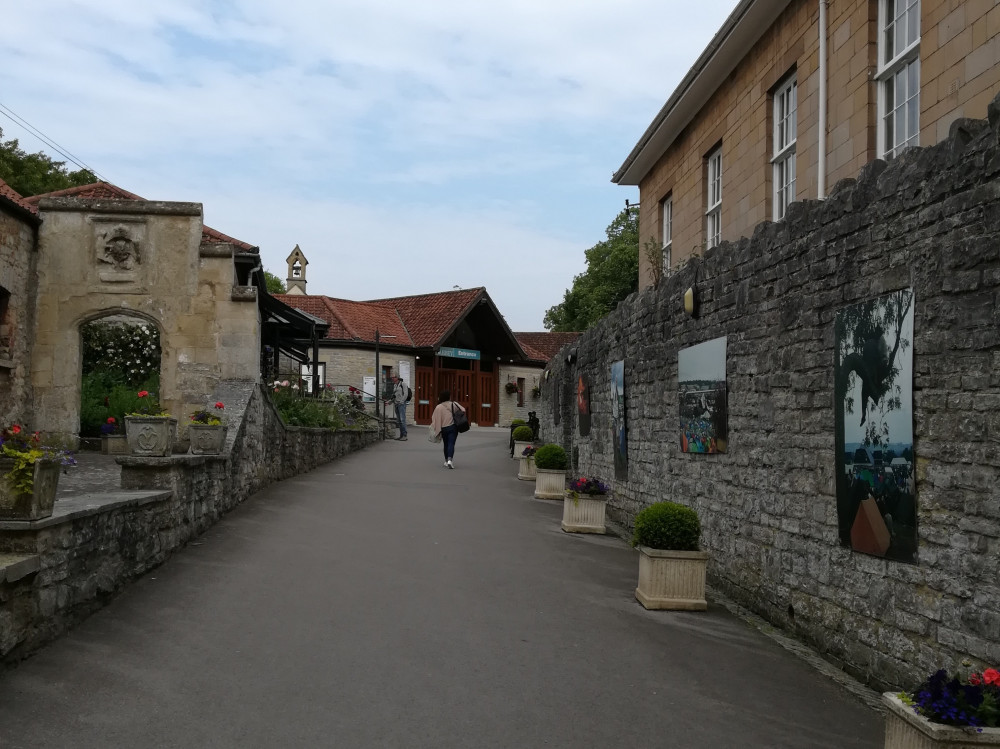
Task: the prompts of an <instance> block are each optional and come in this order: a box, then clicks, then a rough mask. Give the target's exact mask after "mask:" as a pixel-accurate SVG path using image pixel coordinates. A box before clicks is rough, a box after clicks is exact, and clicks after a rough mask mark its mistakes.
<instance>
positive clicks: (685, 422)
mask: <svg viewBox="0 0 1000 749" xmlns="http://www.w3.org/2000/svg"><path fill="white" fill-rule="evenodd" d="M677 389H678V393H677V402H678V406H679V410H680V432H681V433H680V438H681V451H682V452H686V453H724V452H726V449H727V447H728V444H729V405H728V393H727V390H726V337H725V336H722V337H721V338H714V339H712V340H711V341H705V342H704V343H699V344H697V345H695V346H689V347H688V348H684V349H681V350H680V351H678V352H677Z"/></svg>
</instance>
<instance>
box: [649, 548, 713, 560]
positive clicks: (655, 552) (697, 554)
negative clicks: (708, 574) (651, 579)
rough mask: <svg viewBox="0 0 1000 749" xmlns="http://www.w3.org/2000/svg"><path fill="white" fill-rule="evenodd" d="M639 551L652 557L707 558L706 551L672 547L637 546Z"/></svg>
mask: <svg viewBox="0 0 1000 749" xmlns="http://www.w3.org/2000/svg"><path fill="white" fill-rule="evenodd" d="M637 548H638V549H639V551H641V552H642V553H643V554H645V555H646V556H647V557H652V558H654V559H691V560H693V561H699V562H700V561H702V560H704V559H708V552H707V551H675V550H673V549H654V548H652V547H649V546H638V547H637Z"/></svg>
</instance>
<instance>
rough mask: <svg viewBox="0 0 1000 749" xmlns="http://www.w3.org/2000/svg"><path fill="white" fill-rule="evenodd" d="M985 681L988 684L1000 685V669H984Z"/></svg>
mask: <svg viewBox="0 0 1000 749" xmlns="http://www.w3.org/2000/svg"><path fill="white" fill-rule="evenodd" d="M983 681H985V682H986V683H987V684H991V685H993V686H997V687H1000V671H997V670H996V669H995V668H988V669H986V670H985V671H983Z"/></svg>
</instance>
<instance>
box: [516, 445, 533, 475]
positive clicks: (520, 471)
mask: <svg viewBox="0 0 1000 749" xmlns="http://www.w3.org/2000/svg"><path fill="white" fill-rule="evenodd" d="M537 450H538V448H537V447H535V446H534V445H528V446H527V447H526V448H524V449H523V450H522V451H521V457H520V459H519V460H520V465H518V467H517V477H518V478H519V479H521V480H522V481H534V480H535V477H536V476H537V475H538V472H537V471H536V470H535V452H536V451H537Z"/></svg>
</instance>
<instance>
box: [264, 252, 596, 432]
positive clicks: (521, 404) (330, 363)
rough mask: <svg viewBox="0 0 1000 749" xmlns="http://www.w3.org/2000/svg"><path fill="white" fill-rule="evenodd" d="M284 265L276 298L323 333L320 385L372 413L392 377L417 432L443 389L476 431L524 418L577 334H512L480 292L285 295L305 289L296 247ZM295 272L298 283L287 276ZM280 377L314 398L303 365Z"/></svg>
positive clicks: (288, 367) (285, 368)
mask: <svg viewBox="0 0 1000 749" xmlns="http://www.w3.org/2000/svg"><path fill="white" fill-rule="evenodd" d="M296 253H298V254H296ZM288 262H289V273H288V277H289V279H290V286H289V291H288V293H287V294H285V295H278V296H277V299H278V300H279V301H281V302H283V303H285V304H287V305H289V306H291V307H294V308H295V309H297V310H299V311H301V312H303V313H305V314H307V315H310V316H311V317H312V318H314V319H316V320H318V321H321V322H322V323H324V324H326V325H327V326H328V327H327V331H326V334H325V336H323V337H322V338H320V339H319V341H318V349H317V350H318V359H317V363H318V365H317V367H316V372H317V374H316V377H317V378H318V381H319V384H320V386H321V387H326V388H332V389H347V388H351V387H353V388H358V389H360V390H362V392H363V393H364V396H363V397H364V399H365V400H366V401H367V402H368V403H370V404H374V402H375V401H376V399H377V397H378V395H379V393H383V392H384V391H385V388H386V384H385V383H386V382H388V381H389V378H390V375H394V374H399V375H400V376H401V377H402V378H403V379H404V380H405V381H406V382H407V384H408V385H409V386H410V388H412V390H413V401H412V406H413V408H412V409H410V410H408V414H409V418H411V419H413V420H414V421H415V422H416V423H417V424H428V423H430V419H431V412H432V411H433V410H434V406H435V405H436V404H437V396H438V393H439V392H440V391H441V390H443V389H448V390H449V391H450V392H451V394H452V397H453V399H454V400H456V401H458V402H459V403H461V404H462V405H463V406H465V408H466V409H467V410H468V412H469V417H470V421H471V422H472V423H474V424H478V425H482V426H487V425H488V426H492V425H500V424H509V423H510V421H511V419H514V418H527V415H528V412H529V411H531V410H533V408H534V406H533V404H534V403H535V402H536V401H537V399H538V397H539V394H540V390H537V391H536V390H535V387H536V386H539V385H540V382H541V376H542V373H543V371H544V368H545V364H546V362H547V361H548V360H549V359H550V358H551V356H552V354H554V353H555V351H557V350H558V349H559V347H561V346H562V345H563V344H565V343H566V342H567V341H568V340H570V339H572V338H575V337H576V335H577V334H576V333H513V332H512V331H511V330H510V328H509V327H508V326H507V323H506V321H505V320H504V318H503V315H501V314H500V312H499V310H497V308H496V305H495V304H494V303H493V300H492V299H491V298H490V296H489V294H488V293H487V291H486V289H485V288H483V287H478V288H472V289H460V290H456V291H445V292H440V293H433V294H417V295H414V296H406V297H396V298H391V299H376V300H369V301H351V300H348V299H337V298H334V297H328V296H320V295H306V294H302V293H293V292H292V286H291V279H293V278H294V279H295V283H296V288H300V287H298V286H297V284H298V283H299V282H301V283H303V284H304V282H305V256H304V255H302V254H301V250H299V248H298V246H296V248H295V251H293V253H292V254H291V255H290V256H289V258H288ZM293 263H298V264H299V265H298V268H299V275H293V268H292V264H293ZM279 372H280V373H281V375H280V376H282V377H289V376H291V377H296V376H297V377H299V378H301V379H302V380H303V383H304V386H305V387H308V388H310V389H312V379H313V367H312V364H311V363H302V364H293V363H292V362H290V361H289V362H283V363H282V364H281V365H280V366H279ZM507 383H511V388H510V389H511V390H512V391H513V392H508V388H507ZM370 408H372V409H373V410H374V405H372V406H370Z"/></svg>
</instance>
